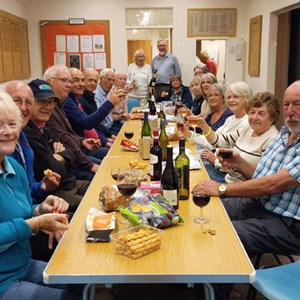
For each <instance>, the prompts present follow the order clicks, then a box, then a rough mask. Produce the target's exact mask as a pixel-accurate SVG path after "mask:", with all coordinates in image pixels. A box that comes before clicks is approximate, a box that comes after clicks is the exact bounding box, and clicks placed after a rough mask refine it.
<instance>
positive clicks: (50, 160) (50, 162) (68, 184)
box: [24, 79, 90, 211]
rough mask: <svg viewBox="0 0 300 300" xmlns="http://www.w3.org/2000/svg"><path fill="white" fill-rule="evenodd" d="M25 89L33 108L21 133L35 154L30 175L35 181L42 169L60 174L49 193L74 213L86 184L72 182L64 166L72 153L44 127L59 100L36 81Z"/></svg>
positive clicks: (41, 81) (45, 83) (70, 158)
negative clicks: (28, 90)
mask: <svg viewBox="0 0 300 300" xmlns="http://www.w3.org/2000/svg"><path fill="white" fill-rule="evenodd" d="M28 85H29V87H30V88H31V90H32V92H33V95H34V105H33V109H32V117H31V120H30V121H29V122H28V124H27V126H26V127H25V128H24V132H25V134H26V136H27V138H28V141H29V143H30V146H31V147H32V149H33V151H34V154H35V160H34V173H35V175H36V178H37V179H40V178H43V176H44V170H46V169H50V170H52V171H54V172H57V173H58V174H60V176H61V182H60V184H59V187H58V188H57V189H56V190H54V191H53V192H52V193H53V194H54V195H56V196H59V197H61V198H64V199H65V200H66V201H67V202H68V203H69V205H70V206H69V208H70V210H72V211H75V210H76V208H77V207H78V205H79V203H80V202H81V200H82V197H83V196H84V194H85V192H86V190H87V189H88V187H89V184H90V182H89V181H83V180H76V178H75V177H74V175H72V174H71V173H70V172H69V170H68V168H67V166H68V165H69V164H71V163H72V162H73V161H74V159H75V158H74V153H73V151H72V150H71V149H68V148H67V149H66V148H65V147H64V145H63V144H62V143H60V142H59V140H57V139H56V137H55V136H54V135H53V134H52V132H51V130H50V129H49V127H48V125H47V121H48V120H49V118H50V116H51V114H52V112H53V110H54V106H55V102H56V101H60V100H59V98H58V97H56V96H55V94H54V93H53V91H52V89H51V86H50V85H49V83H48V82H46V81H43V80H39V79H36V80H32V81H31V82H29V84H28Z"/></svg>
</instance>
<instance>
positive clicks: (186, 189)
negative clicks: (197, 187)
mask: <svg viewBox="0 0 300 300" xmlns="http://www.w3.org/2000/svg"><path fill="white" fill-rule="evenodd" d="M175 168H176V170H177V174H178V181H179V200H187V199H189V196H190V159H189V158H188V156H187V155H186V154H185V139H183V138H181V139H180V140H179V154H178V155H177V157H176V158H175Z"/></svg>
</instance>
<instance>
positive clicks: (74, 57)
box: [69, 54, 80, 70]
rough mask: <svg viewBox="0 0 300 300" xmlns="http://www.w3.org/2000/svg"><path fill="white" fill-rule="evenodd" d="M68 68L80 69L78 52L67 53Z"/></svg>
mask: <svg viewBox="0 0 300 300" xmlns="http://www.w3.org/2000/svg"><path fill="white" fill-rule="evenodd" d="M69 68H77V69H79V70H80V54H69Z"/></svg>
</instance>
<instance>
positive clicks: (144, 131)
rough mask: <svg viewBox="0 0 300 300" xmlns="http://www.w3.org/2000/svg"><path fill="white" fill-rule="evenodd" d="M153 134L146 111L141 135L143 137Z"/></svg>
mask: <svg viewBox="0 0 300 300" xmlns="http://www.w3.org/2000/svg"><path fill="white" fill-rule="evenodd" d="M151 135H152V131H151V128H150V125H149V120H148V113H147V112H145V113H144V123H143V127H142V132H141V136H142V138H143V137H146V136H149V137H151Z"/></svg>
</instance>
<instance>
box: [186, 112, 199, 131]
mask: <svg viewBox="0 0 300 300" xmlns="http://www.w3.org/2000/svg"><path fill="white" fill-rule="evenodd" d="M200 118H201V117H199V116H195V115H191V116H188V118H187V119H188V121H189V125H190V126H191V127H193V129H194V132H195V133H196V127H197V125H198V123H199V121H200Z"/></svg>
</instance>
